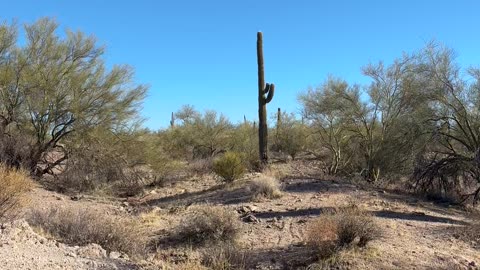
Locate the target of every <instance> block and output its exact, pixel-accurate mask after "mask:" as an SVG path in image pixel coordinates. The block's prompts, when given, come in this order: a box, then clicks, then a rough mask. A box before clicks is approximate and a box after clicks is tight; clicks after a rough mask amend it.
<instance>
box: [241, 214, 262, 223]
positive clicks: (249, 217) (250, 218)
mask: <svg viewBox="0 0 480 270" xmlns="http://www.w3.org/2000/svg"><path fill="white" fill-rule="evenodd" d="M243 221H245V222H249V223H259V222H260V221H259V220H258V219H257V218H256V217H255V216H254V215H247V216H246V217H244V218H243Z"/></svg>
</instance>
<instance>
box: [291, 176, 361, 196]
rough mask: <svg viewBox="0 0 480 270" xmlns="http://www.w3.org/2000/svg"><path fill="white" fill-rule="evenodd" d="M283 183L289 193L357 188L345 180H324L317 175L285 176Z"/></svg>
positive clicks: (341, 190) (338, 190) (339, 190)
mask: <svg viewBox="0 0 480 270" xmlns="http://www.w3.org/2000/svg"><path fill="white" fill-rule="evenodd" d="M283 184H284V191H286V192H291V193H305V192H344V191H348V190H356V189H357V186H355V185H354V184H351V183H348V182H345V181H340V180H324V179H321V178H317V177H302V178H286V179H284V180H283Z"/></svg>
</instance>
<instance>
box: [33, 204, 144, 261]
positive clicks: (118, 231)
mask: <svg viewBox="0 0 480 270" xmlns="http://www.w3.org/2000/svg"><path fill="white" fill-rule="evenodd" d="M28 222H29V224H30V225H31V226H33V227H34V228H37V229H39V230H40V231H43V232H45V233H46V234H48V235H51V236H53V237H54V238H56V239H57V240H59V241H61V242H64V243H66V244H69V245H78V246H84V245H88V244H92V243H95V244H99V245H101V246H102V247H103V248H105V249H106V250H107V251H109V252H110V251H119V252H124V253H126V254H128V255H130V256H141V255H143V254H144V252H145V249H146V248H145V247H146V245H147V242H148V237H147V236H146V234H145V232H144V231H143V228H142V226H141V225H140V224H139V223H138V222H135V221H134V220H132V219H129V218H119V217H117V218H114V217H108V216H105V215H102V214H100V213H97V212H94V211H93V210H88V209H82V210H77V209H62V208H51V209H48V210H33V211H32V212H31V213H30V215H29V217H28Z"/></svg>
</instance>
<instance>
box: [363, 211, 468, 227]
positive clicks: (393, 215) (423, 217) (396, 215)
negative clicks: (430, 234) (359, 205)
mask: <svg viewBox="0 0 480 270" xmlns="http://www.w3.org/2000/svg"><path fill="white" fill-rule="evenodd" d="M370 213H372V214H373V215H374V216H376V217H380V218H389V219H403V220H411V221H422V222H435V223H446V224H455V225H468V224H469V223H468V222H465V221H461V220H456V219H452V218H446V217H437V216H432V215H427V214H425V213H423V212H410V213H405V212H396V211H390V210H380V211H372V212H370Z"/></svg>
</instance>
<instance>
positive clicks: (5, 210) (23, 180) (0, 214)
mask: <svg viewBox="0 0 480 270" xmlns="http://www.w3.org/2000/svg"><path fill="white" fill-rule="evenodd" d="M32 187H33V183H32V181H31V180H30V178H29V177H28V176H27V173H26V172H25V171H22V170H16V169H12V168H8V167H7V166H5V165H0V220H2V219H7V218H13V217H15V216H16V215H17V214H18V210H19V209H21V208H22V207H23V206H25V204H26V203H27V202H28V197H27V195H26V193H28V191H30V190H31V189H32Z"/></svg>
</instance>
